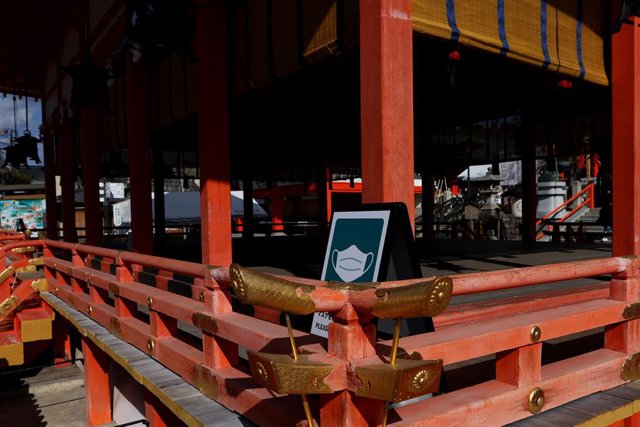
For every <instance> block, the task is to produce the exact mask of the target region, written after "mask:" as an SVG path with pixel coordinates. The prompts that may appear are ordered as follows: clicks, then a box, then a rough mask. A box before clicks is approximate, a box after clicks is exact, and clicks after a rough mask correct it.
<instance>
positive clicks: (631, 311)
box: [622, 302, 640, 320]
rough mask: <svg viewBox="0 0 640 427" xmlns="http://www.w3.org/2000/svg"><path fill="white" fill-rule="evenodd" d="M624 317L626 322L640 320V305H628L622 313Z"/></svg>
mask: <svg viewBox="0 0 640 427" xmlns="http://www.w3.org/2000/svg"><path fill="white" fill-rule="evenodd" d="M622 317H624V318H625V319H626V320H633V319H638V318H640V303H639V302H637V303H635V304H631V305H628V306H626V307H625V308H624V310H623V311H622Z"/></svg>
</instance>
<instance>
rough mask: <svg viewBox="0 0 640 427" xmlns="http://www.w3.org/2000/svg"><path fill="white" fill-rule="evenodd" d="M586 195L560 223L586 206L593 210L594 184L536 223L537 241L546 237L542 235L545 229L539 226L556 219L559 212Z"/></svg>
mask: <svg viewBox="0 0 640 427" xmlns="http://www.w3.org/2000/svg"><path fill="white" fill-rule="evenodd" d="M585 193H588V196H587V198H586V199H585V200H584V201H583V202H582V203H580V204H579V205H578V206H577V207H575V208H574V209H572V210H571V211H570V212H569V213H568V214H566V215H565V216H563V217H562V218H561V219H560V221H558V222H564V221H565V220H566V219H567V218H570V217H571V216H572V215H574V214H575V213H576V212H578V211H579V210H580V209H581V208H582V207H584V206H585V205H588V207H589V208H591V209H593V207H594V206H595V200H594V185H593V183H591V184H589V185H587V186H586V187H584V188H583V189H582V190H581V191H579V192H578V193H576V194H574V195H573V196H572V197H571V198H570V199H569V200H567V201H566V202H564V203H562V204H561V205H560V206H558V207H556V208H555V209H554V210H552V211H551V212H549V213H548V214H546V215H545V216H543V217H542V218H540V219H539V220H538V221H536V230H537V231H536V240H540V238H542V236H544V233H541V232H540V230H541V229H542V228H544V226H543V227H540V228H538V226H539V225H541V224H544V223H546V222H548V220H549V219H550V218H553V217H555V215H556V214H557V213H558V212H561V211H562V209H564V208H565V207H566V206H568V205H569V204H571V203H573V201H574V200H576V199H577V198H579V197H581V196H582V195H584V194H585Z"/></svg>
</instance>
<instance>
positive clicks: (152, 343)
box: [147, 338, 156, 355]
mask: <svg viewBox="0 0 640 427" xmlns="http://www.w3.org/2000/svg"><path fill="white" fill-rule="evenodd" d="M155 348H156V342H155V341H154V340H153V338H149V339H148V340H147V353H149V354H150V355H153V351H154V350H155Z"/></svg>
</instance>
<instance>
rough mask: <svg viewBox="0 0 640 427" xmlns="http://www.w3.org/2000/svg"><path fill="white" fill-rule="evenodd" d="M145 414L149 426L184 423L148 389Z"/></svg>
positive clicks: (167, 425) (158, 426)
mask: <svg viewBox="0 0 640 427" xmlns="http://www.w3.org/2000/svg"><path fill="white" fill-rule="evenodd" d="M144 415H145V418H146V419H147V421H148V422H149V427H170V426H176V425H183V423H182V422H181V421H180V420H179V419H178V418H177V417H176V416H175V414H174V413H173V412H171V411H170V410H169V409H168V408H167V407H166V406H165V405H164V404H163V403H162V402H161V401H160V400H159V399H158V398H157V397H156V396H155V395H154V394H153V393H151V392H150V391H149V390H147V389H145V390H144Z"/></svg>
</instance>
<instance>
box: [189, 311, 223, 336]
mask: <svg viewBox="0 0 640 427" xmlns="http://www.w3.org/2000/svg"><path fill="white" fill-rule="evenodd" d="M191 321H192V322H193V326H195V327H196V328H200V329H202V330H203V331H205V332H209V333H210V334H215V333H216V332H218V323H217V322H216V319H214V318H213V317H211V316H209V315H206V314H204V313H193V315H192V316H191Z"/></svg>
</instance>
